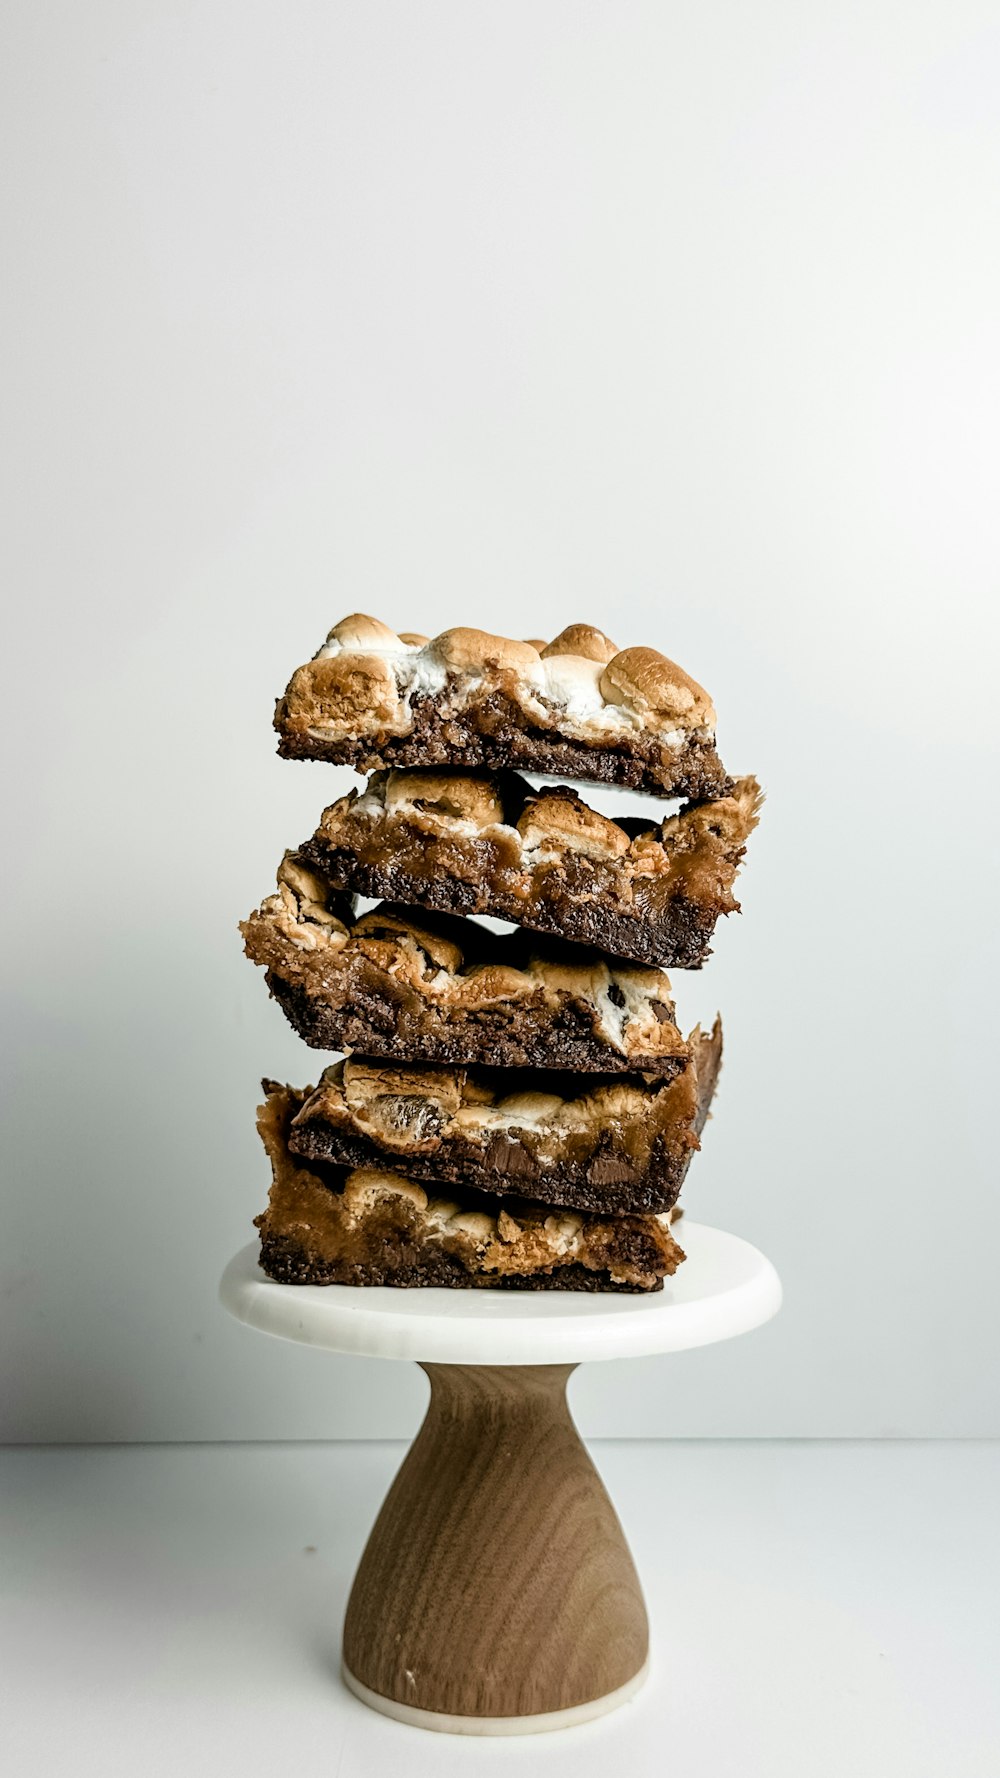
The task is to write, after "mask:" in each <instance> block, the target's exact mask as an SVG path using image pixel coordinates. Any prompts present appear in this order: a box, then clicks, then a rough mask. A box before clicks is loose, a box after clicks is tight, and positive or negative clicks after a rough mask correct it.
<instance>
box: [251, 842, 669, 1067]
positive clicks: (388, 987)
mask: <svg viewBox="0 0 1000 1778" xmlns="http://www.w3.org/2000/svg"><path fill="white" fill-rule="evenodd" d="M241 931H242V932H243V936H244V940H245V943H246V952H247V955H248V957H250V958H251V960H252V961H253V962H255V963H258V964H260V965H261V966H262V967H263V968H265V969H266V970H267V972H268V973H267V982H268V986H269V988H270V990H271V993H272V994H273V995H274V997H275V999H276V1000H277V1001H278V1002H279V1004H280V1005H281V1006H282V1008H283V1009H284V1011H285V1013H286V1015H287V1017H288V1018H289V1020H290V1022H291V1024H292V1025H293V1026H294V1028H295V1029H296V1031H298V1033H299V1035H300V1036H301V1037H303V1038H304V1039H305V1041H306V1042H307V1043H308V1044H310V1045H312V1046H313V1047H314V1048H317V1049H331V1050H343V1049H347V1050H360V1051H362V1052H363V1053H364V1054H365V1055H368V1056H382V1057H393V1058H399V1059H401V1060H404V1061H423V1062H448V1063H459V1064H462V1065H465V1064H470V1063H486V1064H493V1065H496V1066H499V1067H520V1066H532V1067H544V1068H558V1069H563V1068H577V1069H581V1070H583V1071H584V1072H587V1073H594V1072H600V1073H615V1074H621V1073H636V1072H641V1073H645V1074H654V1075H657V1076H659V1077H660V1078H670V1077H672V1076H673V1075H675V1074H677V1073H679V1072H680V1070H681V1068H682V1067H683V1066H684V1063H685V1062H686V1061H687V1058H688V1049H687V1045H686V1044H685V1042H684V1039H683V1038H682V1036H681V1034H680V1032H679V1031H678V1029H677V1026H676V1023H675V1022H674V1006H673V1001H672V999H671V997H670V983H669V981H668V979H667V977H666V976H665V975H664V974H663V973H662V972H661V971H659V970H656V969H649V968H644V967H642V966H640V965H629V964H621V965H615V964H613V963H611V962H609V960H608V959H607V958H606V957H604V956H602V955H600V954H599V953H591V952H588V951H586V950H584V949H583V948H582V947H580V946H577V945H560V944H559V943H558V941H556V940H549V941H548V942H547V943H546V944H544V945H543V944H542V942H541V941H539V940H536V939H533V938H531V937H530V935H528V934H527V933H523V932H513V933H506V934H503V935H497V934H495V933H493V932H490V931H489V930H488V929H487V928H485V927H481V926H478V925H477V924H476V923H475V922H474V921H471V920H462V919H458V918H455V917H453V916H448V915H444V914H437V915H435V914H430V913H428V914H422V915H421V916H420V918H419V920H416V919H414V918H413V917H412V916H411V915H410V913H409V912H408V911H407V910H406V909H404V908H398V907H390V906H383V907H378V908H374V909H372V910H371V911H370V912H369V913H367V914H363V915H362V916H361V917H360V918H359V919H355V918H354V917H353V915H352V913H351V910H350V903H349V902H348V901H347V900H346V898H345V897H344V896H343V895H341V894H339V893H338V892H337V891H335V890H331V889H330V887H329V885H328V884H325V883H324V882H322V881H321V880H320V879H319V878H318V877H317V876H316V874H315V873H314V872H313V871H311V870H309V869H308V867H306V866H305V865H304V864H303V862H302V860H301V858H300V857H298V856H296V855H295V854H292V853H289V854H288V855H286V857H285V859H284V861H283V863H282V865H281V868H280V870H279V873H278V889H277V893H276V894H274V895H272V896H269V897H268V898H267V900H266V901H265V902H264V903H263V905H262V906H261V907H260V908H259V909H258V910H257V912H256V913H254V914H251V916H250V918H249V919H248V920H246V921H244V922H243V924H242V926H241Z"/></svg>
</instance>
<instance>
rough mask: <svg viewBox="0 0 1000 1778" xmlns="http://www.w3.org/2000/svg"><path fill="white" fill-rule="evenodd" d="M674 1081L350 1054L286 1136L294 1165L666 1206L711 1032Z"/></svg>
mask: <svg viewBox="0 0 1000 1778" xmlns="http://www.w3.org/2000/svg"><path fill="white" fill-rule="evenodd" d="M689 1046H690V1050H691V1059H690V1061H689V1062H688V1063H687V1064H686V1065H685V1067H684V1068H683V1069H682V1071H681V1073H680V1074H678V1075H677V1076H676V1077H675V1078H674V1079H673V1080H671V1081H668V1082H666V1083H664V1082H663V1081H662V1080H657V1079H649V1078H647V1077H646V1076H644V1075H631V1076H625V1077H620V1076H619V1077H615V1076H611V1077H608V1076H603V1075H593V1074H572V1073H569V1074H567V1073H556V1072H551V1073H548V1074H546V1073H544V1072H541V1071H539V1070H535V1069H523V1070H517V1069H503V1068H435V1067H429V1066H426V1065H425V1066H422V1067H418V1066H415V1065H410V1066H405V1065H400V1064H398V1063H393V1062H377V1061H374V1060H372V1059H371V1058H369V1057H363V1056H348V1057H347V1058H346V1060H344V1061H342V1062H336V1063H334V1064H333V1065H332V1066H331V1067H329V1068H327V1069H326V1070H325V1071H324V1073H323V1076H322V1078H321V1080H320V1082H319V1085H318V1086H317V1087H316V1088H315V1089H314V1090H313V1091H312V1092H311V1093H309V1095H308V1096H307V1097H306V1098H305V1100H304V1101H303V1103H302V1105H301V1107H300V1109H299V1110H298V1111H297V1112H296V1114H295V1116H294V1118H293V1119H292V1122H291V1124H290V1126H289V1130H288V1147H289V1148H290V1150H291V1151H292V1153H293V1154H294V1155H296V1156H298V1157H299V1158H300V1159H301V1160H303V1161H309V1162H313V1161H322V1162H324V1163H326V1164H333V1165H337V1166H341V1167H360V1168H373V1167H375V1168H391V1169H393V1170H396V1169H398V1171H399V1172H400V1173H403V1174H405V1176H406V1178H407V1179H415V1180H420V1181H421V1182H426V1183H427V1185H428V1189H430V1188H431V1187H432V1186H434V1185H440V1184H441V1183H442V1182H448V1183H449V1184H454V1185H459V1186H469V1187H472V1188H473V1189H475V1190H478V1191H484V1192H488V1193H491V1194H492V1195H494V1196H496V1197H498V1198H507V1197H508V1196H510V1195H511V1194H517V1195H518V1196H519V1197H527V1198H531V1199H535V1200H537V1201H538V1202H540V1203H544V1204H560V1205H569V1206H572V1207H574V1208H577V1209H582V1210H590V1211H597V1212H599V1213H602V1214H604V1215H608V1214H615V1215H621V1214H628V1213H641V1212H644V1211H646V1212H648V1211H658V1210H669V1209H670V1207H671V1206H672V1205H673V1204H674V1203H675V1202H676V1200H677V1197H678V1194H679V1192H680V1189H681V1185H682V1183H683V1180H684V1175H685V1173H686V1172H687V1168H688V1163H689V1161H690V1159H691V1156H692V1154H693V1153H694V1152H695V1150H696V1149H697V1148H698V1147H699V1146H700V1142H699V1138H700V1136H701V1132H702V1129H703V1128H704V1125H705V1120H706V1118H707V1117H708V1112H709V1107H710V1105H711V1102H712V1095H713V1093H714V1091H715V1083H716V1079H717V1077H718V1073H719V1065H720V1062H721V1058H722V1027H721V1024H720V1023H719V1021H718V1020H716V1023H715V1026H714V1028H713V1029H712V1031H711V1032H708V1033H706V1032H702V1031H701V1030H696V1031H694V1032H693V1033H692V1035H691V1037H690V1039H689Z"/></svg>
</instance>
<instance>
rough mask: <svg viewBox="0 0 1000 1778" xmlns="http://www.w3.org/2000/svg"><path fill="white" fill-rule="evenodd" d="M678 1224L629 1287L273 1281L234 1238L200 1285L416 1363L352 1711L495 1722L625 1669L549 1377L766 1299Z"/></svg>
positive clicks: (772, 1292)
mask: <svg viewBox="0 0 1000 1778" xmlns="http://www.w3.org/2000/svg"><path fill="white" fill-rule="evenodd" d="M682 1235H683V1242H684V1248H685V1251H686V1252H687V1255H688V1258H687V1263H686V1264H685V1265H683V1266H681V1268H680V1270H679V1272H677V1273H676V1275H675V1276H674V1277H673V1278H671V1279H669V1280H668V1282H667V1285H666V1287H665V1289H664V1290H662V1291H657V1292H655V1293H650V1294H649V1295H648V1296H628V1295H624V1294H612V1293H608V1294H604V1293H603V1292H599V1291H598V1292H593V1293H589V1292H582V1291H581V1292H574V1291H544V1290H539V1291H532V1290H528V1291H514V1290H510V1291H491V1290H391V1289H388V1288H384V1287H380V1288H370V1289H364V1290H358V1289H352V1288H351V1287H350V1286H349V1285H342V1284H331V1285H325V1286H317V1285H304V1286H302V1285H289V1284H276V1283H274V1281H273V1280H272V1279H270V1278H265V1276H264V1274H263V1273H262V1272H261V1270H260V1268H259V1265H258V1249H257V1247H256V1245H255V1244H254V1245H251V1246H249V1247H245V1248H243V1250H242V1252H240V1253H237V1254H236V1255H235V1256H234V1258H233V1259H232V1260H231V1261H230V1263H229V1265H228V1266H227V1268H226V1271H225V1275H224V1277H223V1279H222V1285H221V1295H222V1300H223V1302H224V1303H225V1305H226V1308H227V1309H228V1310H229V1311H230V1313H231V1314H233V1315H235V1316H236V1317H237V1319H238V1320H240V1321H244V1322H246V1323H247V1324H248V1325H249V1326H251V1327H257V1328H260V1329H261V1331H262V1332H264V1333H268V1334H272V1335H275V1336H277V1337H278V1338H280V1339H285V1340H295V1341H298V1342H299V1343H300V1344H302V1345H307V1346H320V1347H323V1348H324V1349H325V1350H327V1351H329V1352H341V1353H348V1354H350V1353H353V1354H356V1355H358V1356H364V1357H368V1358H392V1359H408V1360H416V1361H417V1362H418V1363H419V1364H421V1365H422V1366H423V1369H424V1370H425V1371H426V1372H427V1375H428V1377H429V1378H430V1383H431V1400H430V1406H429V1408H428V1410H427V1417H426V1419H425V1420H424V1423H423V1426H422V1427H421V1429H420V1432H419V1433H418V1435H417V1438H416V1440H415V1442H414V1444H413V1447H412V1449H411V1450H410V1452H409V1454H408V1456H407V1458H406V1460H405V1462H404V1464H403V1467H402V1469H401V1470H400V1472H399V1474H398V1475H397V1477H396V1480H395V1481H394V1483H393V1485H392V1487H391V1488H390V1490H389V1493H388V1495H387V1497H386V1501H385V1504H384V1506H383V1507H382V1511H381V1512H380V1514H379V1516H378V1519H377V1520H376V1523H375V1527H374V1529H373V1531H372V1534H371V1536H370V1538H369V1539H368V1546H367V1548H366V1550H365V1553H364V1555H363V1556H362V1558H361V1565H360V1567H359V1569H358V1572H357V1577H356V1579H355V1582H354V1590H353V1592H352V1593H351V1598H350V1602H349V1604H348V1608H347V1621H346V1623H345V1626H344V1668H343V1670H344V1678H345V1680H346V1682H347V1684H348V1685H349V1686H350V1688H351V1690H352V1691H354V1692H356V1693H357V1695H358V1697H360V1698H362V1699H363V1700H364V1702H365V1703H366V1704H370V1705H371V1706H372V1708H373V1709H375V1710H381V1711H382V1712H384V1713H385V1714H386V1715H388V1716H395V1717H398V1718H399V1719H401V1720H402V1721H403V1722H408V1723H413V1724H416V1725H417V1726H419V1727H422V1728H433V1729H446V1730H449V1731H450V1732H452V1733H457V1734H466V1735H503V1734H515V1733H523V1732H525V1731H536V1730H539V1729H553V1728H560V1727H564V1726H565V1727H568V1726H569V1725H571V1724H573V1723H576V1722H583V1721H585V1720H586V1719H587V1718H588V1717H591V1716H598V1715H600V1714H602V1713H603V1712H604V1711H606V1710H611V1709H614V1707H615V1706H616V1705H618V1704H622V1703H624V1702H625V1700H626V1699H627V1698H629V1697H631V1696H632V1695H633V1694H634V1693H635V1692H636V1691H637V1690H638V1688H639V1686H640V1685H641V1684H642V1681H643V1678H644V1677H645V1672H646V1650H647V1642H648V1633H647V1628H646V1609H645V1606H644V1605H643V1601H642V1592H641V1590H640V1587H639V1582H638V1579H637V1577H636V1572H635V1568H634V1566H633V1564H632V1558H631V1556H630V1554H629V1551H628V1545H627V1544H626V1542H625V1539H624V1537H623V1535H622V1529H621V1526H620V1525H619V1523H618V1519H617V1517H616V1515H615V1510H614V1507H613V1506H612V1505H611V1502H610V1500H609V1499H608V1496H607V1494H606V1493H605V1491H604V1487H603V1485H602V1483H601V1481H600V1478H599V1477H598V1475H597V1472H596V1471H595V1469H594V1466H593V1464H592V1463H591V1461H590V1458H589V1457H588V1456H587V1453H586V1451H585V1450H584V1447H583V1445H582V1444H581V1443H580V1440H579V1438H578V1436H577V1432H576V1428H575V1426H574V1425H573V1421H572V1419H571V1418H570V1413H569V1409H568V1407H567V1405H566V1380H567V1378H568V1377H569V1376H570V1375H571V1373H572V1371H573V1370H574V1369H575V1367H576V1365H577V1364H579V1363H581V1362H583V1361H585V1360H590V1359H609V1358H637V1357H642V1356H646V1355H650V1354H652V1353H658V1352H660V1353H662V1352H683V1351H686V1350H688V1349H689V1348H691V1347H693V1346H704V1345H708V1344H709V1343H710V1342H711V1341H713V1340H728V1339H733V1338H734V1337H735V1336H736V1335H738V1334H744V1333H748V1332H749V1331H750V1329H751V1328H753V1327H759V1326H760V1325H761V1323H762V1322H764V1321H768V1320H769V1319H770V1317H771V1316H772V1315H774V1314H776V1313H777V1311H778V1308H779V1306H780V1303H781V1285H780V1283H779V1281H778V1276H777V1273H776V1272H775V1270H774V1267H773V1266H772V1265H771V1263H770V1261H769V1260H767V1259H765V1257H764V1255H763V1254H762V1253H758V1252H757V1249H756V1248H755V1247H751V1246H750V1245H749V1243H748V1242H746V1241H741V1240H739V1239H738V1237H737V1236H735V1235H728V1234H725V1233H724V1232H723V1231H722V1230H721V1229H711V1228H705V1227H703V1226H702V1225H701V1224H699V1223H692V1222H689V1221H688V1220H687V1218H686V1217H685V1219H684V1224H683V1229H682Z"/></svg>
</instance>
